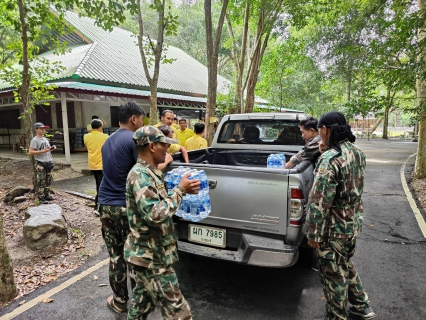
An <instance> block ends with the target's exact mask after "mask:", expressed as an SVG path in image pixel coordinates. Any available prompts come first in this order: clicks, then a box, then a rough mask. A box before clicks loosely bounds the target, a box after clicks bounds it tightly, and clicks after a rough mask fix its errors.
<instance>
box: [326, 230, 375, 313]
mask: <svg viewBox="0 0 426 320" xmlns="http://www.w3.org/2000/svg"><path fill="white" fill-rule="evenodd" d="M355 242H356V239H355V238H349V239H328V241H326V242H323V243H321V244H320V249H319V252H318V258H319V275H320V277H321V284H322V287H323V290H324V295H325V298H326V301H327V305H326V310H327V318H326V319H327V320H346V319H347V314H346V305H347V303H348V300H349V302H350V303H351V304H352V305H353V306H354V307H355V308H356V309H358V310H364V309H365V308H367V307H368V306H369V304H370V301H369V300H368V296H367V294H366V293H365V291H364V288H363V286H362V282H361V278H360V277H359V275H358V272H357V271H356V269H355V265H354V263H353V262H352V261H350V259H351V258H352V256H353V255H354V253H355Z"/></svg>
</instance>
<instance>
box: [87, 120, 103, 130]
mask: <svg viewBox="0 0 426 320" xmlns="http://www.w3.org/2000/svg"><path fill="white" fill-rule="evenodd" d="M90 125H91V126H92V129H99V128H100V127H102V126H103V125H104V124H103V122H102V121H101V120H99V119H93V120H92V122H90Z"/></svg>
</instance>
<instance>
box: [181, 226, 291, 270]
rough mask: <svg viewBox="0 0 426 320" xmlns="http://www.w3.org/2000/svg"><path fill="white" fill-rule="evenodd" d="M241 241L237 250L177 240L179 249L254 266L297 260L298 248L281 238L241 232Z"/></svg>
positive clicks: (278, 265) (288, 264)
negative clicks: (285, 242)
mask: <svg viewBox="0 0 426 320" xmlns="http://www.w3.org/2000/svg"><path fill="white" fill-rule="evenodd" d="M242 239H243V241H242V242H241V245H240V247H239V248H238V250H237V251H230V250H223V249H218V248H212V247H207V246H203V245H198V244H195V243H191V242H183V241H179V243H178V248H179V250H180V251H183V252H187V253H191V254H195V255H199V256H204V257H208V258H213V259H219V260H228V261H232V262H237V263H241V264H248V265H254V266H262V267H271V268H285V267H291V266H292V265H294V264H295V263H296V262H297V259H298V257H299V250H298V249H297V247H296V246H289V245H286V244H284V243H283V241H282V240H277V239H269V238H264V237H259V236H255V235H251V234H244V233H243V234H242Z"/></svg>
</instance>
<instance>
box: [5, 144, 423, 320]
mask: <svg viewBox="0 0 426 320" xmlns="http://www.w3.org/2000/svg"><path fill="white" fill-rule="evenodd" d="M357 143H358V145H359V146H360V147H361V148H362V149H363V150H364V151H365V153H366V155H367V171H366V176H365V191H364V196H363V200H364V208H365V221H364V229H363V232H362V233H361V235H360V236H359V238H358V241H357V252H356V253H355V257H354V259H353V261H354V262H355V265H356V266H357V269H358V272H359V273H360V275H361V278H362V280H363V283H364V286H365V289H366V291H367V293H368V295H369V297H370V300H371V306H372V307H373V309H374V310H375V311H376V313H377V314H378V317H377V319H383V320H385V319H386V320H388V319H401V320H406V319H409V320H417V319H419V320H420V319H425V318H426V303H425V297H426V274H425V273H426V271H425V267H424V265H425V261H426V249H425V242H423V241H424V237H423V234H422V232H421V230H420V228H419V226H418V224H417V221H416V219H415V217H414V214H413V212H412V209H411V207H410V205H409V203H408V201H407V198H406V195H405V193H404V190H403V188H402V185H401V178H400V170H401V166H402V164H403V162H404V161H405V160H406V159H407V158H408V157H409V156H410V155H412V154H413V153H415V152H416V149H417V143H413V142H408V141H402V140H393V141H383V140H371V141H367V140H359V141H358V142H357ZM413 163H414V157H412V158H411V159H410V161H409V162H408V163H407V167H406V176H407V177H409V172H410V171H411V170H412V166H413ZM92 178H93V177H92ZM92 181H93V185H94V179H92ZM81 183H82V185H81V188H80V189H79V186H78V183H74V185H73V186H72V185H71V184H70V185H68V187H67V186H65V187H66V188H68V189H71V190H73V189H75V190H74V191H79V192H84V191H85V190H88V189H90V188H89V187H90V186H89V184H90V181H89V180H87V177H86V180H84V179H82V181H81ZM71 186H72V187H71ZM57 187H58V186H57ZM62 187H63V188H65V187H64V186H62ZM82 189H84V190H82ZM91 189H93V186H92V187H91ZM423 214H424V212H423ZM106 258H107V255H106V253H102V254H101V255H98V256H95V257H93V258H92V259H91V261H89V262H88V263H86V264H85V265H83V266H82V267H80V268H79V269H77V270H74V271H73V272H72V273H70V274H68V275H66V276H64V277H62V278H60V279H58V280H57V281H55V282H53V283H50V284H48V285H46V286H44V287H42V288H40V289H38V290H37V291H36V292H33V293H32V294H30V295H28V296H26V297H23V298H21V299H19V300H18V301H15V302H13V303H11V304H10V305H9V306H7V307H5V308H3V309H1V310H0V320H3V319H11V316H10V313H11V312H15V313H16V315H15V316H14V318H13V319H22V320H24V319H90V320H95V319H125V318H126V317H125V315H118V314H116V313H114V312H113V311H111V310H110V309H109V308H107V306H106V299H107V297H108V296H109V295H110V294H111V290H110V288H109V286H99V284H107V283H108V277H107V273H108V272H107V266H106V265H104V266H102V267H95V269H96V270H95V271H93V272H92V273H90V274H88V275H86V274H83V275H81V273H82V272H83V271H84V270H89V271H90V269H89V268H90V267H93V266H96V265H97V264H98V263H100V262H101V261H103V260H104V259H106ZM176 271H177V274H178V278H179V282H180V285H181V289H182V292H183V294H184V296H185V297H186V299H187V300H188V302H189V304H190V306H191V308H192V310H193V313H194V319H202V320H213V319H226V320H234V319H235V320H240V319H241V320H255V319H256V320H257V319H267V320H269V319H271V320H275V319H277V320H278V319H280V320H296V319H297V320H311V319H314V318H319V317H321V316H323V315H324V300H323V293H322V289H321V286H320V280H319V277H318V273H317V272H314V271H312V270H311V269H310V268H309V267H308V266H307V265H306V264H305V263H304V262H303V261H299V262H298V263H297V264H296V265H295V266H293V267H291V268H286V269H268V268H260V267H250V266H243V265H238V264H232V263H229V262H222V261H216V260H210V259H206V258H200V257H196V256H191V255H189V254H184V253H180V261H179V262H178V263H177V264H176ZM95 275H96V276H97V277H98V278H99V279H98V280H97V281H95V280H94V276H95ZM79 276H80V277H81V279H80V280H78V281H75V282H74V280H75V279H76V277H79ZM73 279H74V280H73ZM66 281H68V282H66ZM61 285H62V286H65V285H68V286H67V287H65V288H63V289H62V288H61V287H58V286H61ZM55 288H56V291H58V292H57V293H52V291H50V293H52V295H51V296H50V298H52V299H54V301H53V302H52V303H36V304H35V303H34V304H35V305H34V306H33V307H31V308H29V309H28V310H24V311H22V309H23V308H24V307H25V305H26V304H28V305H30V304H31V302H32V301H33V299H37V298H40V297H43V296H42V295H43V294H46V292H49V290H55ZM56 291H55V292H56ZM23 300H25V301H26V302H25V303H24V304H23V305H22V306H19V305H18V303H19V302H20V301H23ZM20 308H21V309H20ZM19 311H22V312H21V313H18V312H19ZM149 319H150V320H157V319H161V315H160V313H159V311H158V310H157V311H156V313H155V314H152V315H151V316H150V318H149ZM349 319H351V318H349ZM352 319H356V318H355V317H353V318H352Z"/></svg>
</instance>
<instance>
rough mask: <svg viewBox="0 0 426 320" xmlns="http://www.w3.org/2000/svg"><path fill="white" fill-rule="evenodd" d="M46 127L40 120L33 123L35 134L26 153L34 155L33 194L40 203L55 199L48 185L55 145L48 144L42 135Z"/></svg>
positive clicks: (50, 182)
mask: <svg viewBox="0 0 426 320" xmlns="http://www.w3.org/2000/svg"><path fill="white" fill-rule="evenodd" d="M48 128H49V126H45V125H44V124H43V123H41V122H37V123H36V124H34V130H35V132H36V135H35V137H34V138H33V139H32V140H31V143H30V148H29V150H28V153H29V154H30V155H32V156H34V159H35V168H36V188H35V194H36V197H37V200H38V201H39V202H40V203H41V204H48V201H52V200H55V199H54V198H53V197H52V196H51V195H50V187H51V185H52V179H53V176H52V169H53V167H54V164H53V159H52V153H51V151H52V150H55V149H56V146H54V145H53V146H50V143H49V140H48V139H47V138H46V137H45V136H44V134H45V130H46V129H48Z"/></svg>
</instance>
